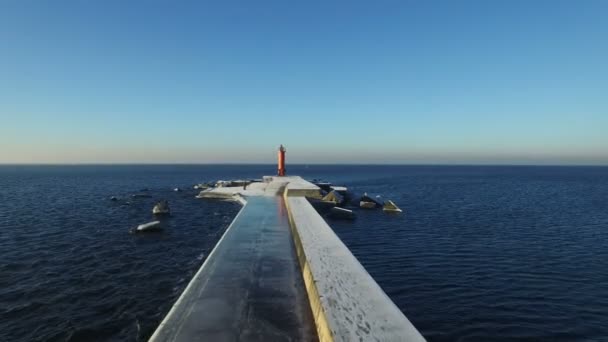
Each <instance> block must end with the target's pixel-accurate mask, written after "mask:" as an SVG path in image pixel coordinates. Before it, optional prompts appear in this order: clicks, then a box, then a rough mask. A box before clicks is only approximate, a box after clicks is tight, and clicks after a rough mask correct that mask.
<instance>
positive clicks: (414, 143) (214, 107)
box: [0, 0, 608, 164]
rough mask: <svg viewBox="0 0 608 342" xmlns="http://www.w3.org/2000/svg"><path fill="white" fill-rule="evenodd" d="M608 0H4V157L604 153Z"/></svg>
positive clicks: (369, 159)
mask: <svg viewBox="0 0 608 342" xmlns="http://www.w3.org/2000/svg"><path fill="white" fill-rule="evenodd" d="M606 18H608V2H607V1H601V0H599V1H515V0H513V1H405V0H404V1H366V2H357V1H318V2H317V1H301V2H299V1H298V2H295V1H214V2H203V1H197V2H180V1H176V2H173V1H84V0H82V1H30V0H20V1H17V0H14V1H13V0H6V1H2V2H0V122H1V124H0V147H1V149H2V152H1V153H0V163H80V162H84V163H112V162H118V163H128V162H132V163H141V162H145V163H148V162H149V163H156V162H158V163H172V162H184V163H199V162H200V163H218V162H235V163H238V162H250V163H252V162H253V163H255V162H274V160H275V158H276V148H277V146H278V145H279V144H281V143H282V144H285V145H286V146H287V148H288V161H291V162H299V163H326V162H336V163H449V164H452V163H465V164H469V163H474V164H478V163H479V164H505V163H506V164H608V20H606Z"/></svg>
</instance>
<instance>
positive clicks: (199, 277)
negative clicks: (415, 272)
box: [150, 176, 424, 342]
mask: <svg viewBox="0 0 608 342" xmlns="http://www.w3.org/2000/svg"><path fill="white" fill-rule="evenodd" d="M320 196H321V191H320V189H319V188H318V187H317V186H316V185H314V184H312V183H310V182H307V181H305V180H304V179H302V178H300V177H297V176H289V177H285V176H284V177H278V176H277V177H273V176H266V177H264V178H263V181H262V182H255V183H251V184H248V185H246V186H245V185H244V186H238V187H231V186H228V187H217V188H212V189H208V190H205V191H202V192H201V194H200V195H199V197H200V198H208V199H214V198H215V199H232V200H238V201H240V202H241V203H243V208H242V209H241V211H240V212H239V214H238V215H237V216H236V218H235V219H234V221H233V222H232V224H231V225H230V227H229V228H228V229H227V230H226V232H225V233H224V235H223V237H222V238H221V239H220V241H219V242H218V243H217V245H216V246H215V248H214V250H213V251H212V252H211V254H210V255H209V257H208V258H207V260H205V262H204V264H203V265H202V266H201V268H200V270H199V271H198V272H197V273H196V274H195V276H194V277H193V279H192V280H191V282H190V283H189V285H188V286H187V287H186V289H185V290H184V292H183V293H182V295H181V296H180V297H179V299H178V300H177V302H176V303H175V304H174V306H173V307H172V309H171V310H170V312H169V313H168V314H167V316H166V317H165V319H164V320H163V321H162V322H161V324H160V325H159V327H158V328H157V330H156V331H155V333H154V334H153V335H152V337H151V338H150V341H153V342H157V341H315V340H320V341H424V338H423V337H422V335H420V333H419V332H418V330H416V328H415V327H414V326H413V325H412V324H411V323H410V321H409V320H408V319H407V318H406V317H405V315H404V314H403V313H402V312H401V311H400V310H399V308H397V306H396V305H395V304H394V303H393V302H392V301H391V300H390V298H389V297H388V296H387V295H386V294H385V293H384V291H382V289H381V288H380V287H379V286H378V284H377V283H376V282H375V281H374V280H373V278H372V277H371V276H370V275H369V274H368V273H367V272H366V271H365V269H364V268H363V266H361V264H360V263H359V262H358V261H357V259H356V258H355V257H354V256H353V255H352V253H351V252H350V251H349V250H348V248H347V247H346V246H345V245H344V244H343V243H342V241H340V239H339V238H338V237H337V236H336V234H335V233H334V232H333V230H332V229H331V227H329V226H328V225H327V223H326V222H325V221H324V220H323V218H322V217H321V216H319V214H318V213H317V212H316V211H315V210H314V208H313V207H312V205H311V204H310V203H309V202H308V200H307V199H306V197H313V198H319V197H320Z"/></svg>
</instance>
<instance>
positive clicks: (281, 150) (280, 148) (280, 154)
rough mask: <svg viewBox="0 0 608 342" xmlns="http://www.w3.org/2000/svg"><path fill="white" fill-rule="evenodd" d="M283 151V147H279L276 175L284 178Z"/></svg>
mask: <svg viewBox="0 0 608 342" xmlns="http://www.w3.org/2000/svg"><path fill="white" fill-rule="evenodd" d="M285 151H286V150H285V147H283V145H281V147H279V171H278V173H277V174H278V175H279V176H285Z"/></svg>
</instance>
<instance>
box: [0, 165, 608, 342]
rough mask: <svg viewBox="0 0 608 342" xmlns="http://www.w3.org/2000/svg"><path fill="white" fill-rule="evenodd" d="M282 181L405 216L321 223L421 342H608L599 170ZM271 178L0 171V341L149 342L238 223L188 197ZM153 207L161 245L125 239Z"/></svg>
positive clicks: (397, 169)
mask: <svg viewBox="0 0 608 342" xmlns="http://www.w3.org/2000/svg"><path fill="white" fill-rule="evenodd" d="M288 171H289V172H290V173H291V174H300V175H302V176H305V177H309V178H324V179H326V180H329V181H331V182H334V183H337V184H340V185H345V186H348V187H349V188H350V190H352V191H353V192H354V193H355V194H359V195H360V194H362V193H363V192H368V193H369V194H371V195H374V196H375V195H381V196H382V197H383V198H387V199H392V200H394V201H395V202H396V203H397V204H398V205H399V206H401V208H402V209H404V211H405V212H404V213H403V214H398V215H388V214H385V213H383V212H382V211H381V210H372V211H365V210H359V209H355V210H356V211H357V215H358V217H357V219H356V220H355V221H353V222H347V221H331V220H329V222H330V224H331V226H332V227H333V228H334V230H335V231H336V233H337V234H338V235H339V236H340V238H341V239H342V240H343V241H344V242H345V244H346V245H347V246H349V248H350V249H351V251H352V252H353V253H354V254H355V255H356V256H357V258H358V259H359V260H360V261H361V263H362V264H363V265H364V266H365V267H366V269H367V270H368V271H369V272H370V274H371V275H372V276H373V277H374V278H375V279H376V281H377V282H378V283H379V284H380V285H381V286H382V287H383V288H384V290H385V291H386V292H387V294H388V295H389V296H390V297H391V298H392V299H393V300H394V301H395V303H396V304H397V305H398V306H399V307H400V308H401V309H402V310H403V311H404V313H405V314H406V315H407V316H408V318H409V319H410V320H411V321H412V322H413V323H414V325H415V326H416V327H417V328H418V329H420V330H421V332H422V333H423V335H425V337H426V338H427V339H428V340H429V341H515V340H518V341H519V340H527V341H608V248H607V247H608V168H603V167H503V166H500V167H498V166H495V167H493V166H484V167H480V166H319V165H311V166H309V167H307V166H294V165H292V166H290V167H289V170H288ZM274 172H275V166H273V165H257V166H256V165H247V166H238V165H230V166H220V165H217V166H203V165H197V166H186V165H180V166H0V203H1V206H0V256H1V258H0V341H47V340H48V341H145V340H146V339H147V338H148V337H149V336H150V335H151V334H152V332H153V331H154V329H155V328H156V326H157V325H158V323H159V322H160V320H162V318H163V317H164V315H165V314H166V313H167V311H168V310H169V309H170V307H171V306H172V304H173V302H174V301H175V300H176V299H177V297H178V296H179V294H180V293H181V291H182V290H183V289H184V287H185V286H186V285H187V283H188V281H189V279H190V278H191V277H192V275H193V274H194V272H196V270H197V269H198V268H199V267H200V265H201V264H202V262H203V261H204V258H205V256H206V255H207V254H208V253H209V252H210V251H211V249H212V248H213V246H214V244H215V243H216V242H217V240H218V239H219V237H220V236H221V234H222V233H223V231H224V230H225V228H226V227H227V226H228V225H229V223H230V221H231V220H232V218H233V217H234V216H235V215H236V213H237V212H238V210H239V208H240V207H239V205H237V204H235V203H231V202H220V201H204V200H197V199H194V195H195V194H196V191H194V190H192V185H193V184H194V183H198V182H201V181H211V180H217V179H231V178H259V177H260V176H262V175H264V174H273V173H274ZM174 187H182V188H184V189H186V190H185V191H184V192H181V193H176V192H173V191H172V189H173V188H174ZM144 188H149V190H148V191H145V192H140V190H142V189H144ZM135 193H148V194H149V195H150V196H151V197H149V198H136V199H132V198H130V195H131V194H135ZM110 196H118V197H120V198H121V200H120V201H118V202H111V201H109V197H110ZM162 198H165V199H168V200H169V201H170V204H171V206H172V209H173V212H174V215H173V216H172V217H171V218H168V219H166V221H165V222H164V224H165V225H166V226H167V229H166V230H165V232H164V233H160V234H155V235H145V236H137V235H131V234H129V233H128V230H129V229H130V228H133V227H134V226H136V225H137V224H140V223H143V222H147V221H149V220H151V219H152V216H151V213H150V211H151V208H152V205H153V204H154V202H155V200H157V199H162ZM126 202H129V204H128V205H127V203H126Z"/></svg>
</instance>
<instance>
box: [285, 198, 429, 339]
mask: <svg viewBox="0 0 608 342" xmlns="http://www.w3.org/2000/svg"><path fill="white" fill-rule="evenodd" d="M285 204H286V205H287V210H288V213H289V220H290V224H291V228H292V232H293V234H292V235H293V237H294V240H295V246H296V250H297V254H298V260H299V262H300V268H301V270H302V274H303V277H304V283H305V286H306V291H307V292H308V298H309V301H310V304H311V309H312V312H313V317H314V320H315V324H316V327H317V334H318V336H319V340H320V341H425V339H424V337H422V335H421V334H420V333H419V332H418V330H417V329H416V328H415V327H414V326H413V325H412V323H411V322H410V321H409V320H408V319H407V318H406V317H405V315H404V314H403V313H402V312H401V310H399V308H397V306H396V305H395V304H394V303H393V302H392V301H391V299H390V298H389V297H388V296H387V295H386V294H385V293H384V291H383V290H382V289H381V288H380V286H379V285H378V284H377V283H376V282H375V281H374V279H373V278H372V277H371V276H370V275H369V273H367V271H366V270H365V268H363V266H362V265H361V264H360V263H359V261H358V260H357V259H356V258H355V257H354V256H353V255H352V253H351V252H350V250H349V249H348V248H347V247H346V246H345V245H344V243H342V241H341V240H340V238H338V236H337V235H336V234H335V233H334V232H333V230H332V229H331V227H329V226H328V225H327V223H326V222H325V221H324V220H323V218H322V217H321V216H319V214H318V213H317V212H316V210H315V209H314V208H313V207H312V205H311V204H310V203H309V202H308V200H307V199H306V198H304V197H300V196H288V193H287V192H286V193H285Z"/></svg>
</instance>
